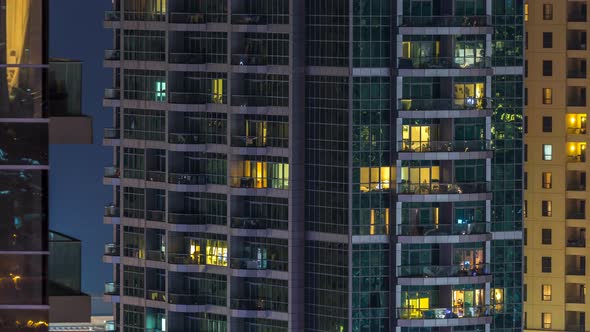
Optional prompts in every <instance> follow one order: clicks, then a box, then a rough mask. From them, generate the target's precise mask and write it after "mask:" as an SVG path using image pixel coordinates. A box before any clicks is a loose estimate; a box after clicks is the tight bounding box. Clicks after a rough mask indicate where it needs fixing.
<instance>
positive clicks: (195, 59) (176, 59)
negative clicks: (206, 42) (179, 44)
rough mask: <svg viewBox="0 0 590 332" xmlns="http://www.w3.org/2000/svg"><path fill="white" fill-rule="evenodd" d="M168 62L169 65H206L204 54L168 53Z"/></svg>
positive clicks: (205, 55)
mask: <svg viewBox="0 0 590 332" xmlns="http://www.w3.org/2000/svg"><path fill="white" fill-rule="evenodd" d="M168 62H170V63H186V64H195V65H196V64H205V63H207V54H206V53H176V52H170V54H169V55H168Z"/></svg>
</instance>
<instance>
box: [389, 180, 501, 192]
mask: <svg viewBox="0 0 590 332" xmlns="http://www.w3.org/2000/svg"><path fill="white" fill-rule="evenodd" d="M397 188H398V193H399V194H404V195H446V194H475V193H487V192H490V190H491V183H490V182H465V183H443V182H431V183H426V182H423V183H398V184H397Z"/></svg>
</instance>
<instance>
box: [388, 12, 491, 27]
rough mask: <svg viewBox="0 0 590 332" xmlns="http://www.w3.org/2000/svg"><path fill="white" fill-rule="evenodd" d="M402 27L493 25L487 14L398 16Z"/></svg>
mask: <svg viewBox="0 0 590 332" xmlns="http://www.w3.org/2000/svg"><path fill="white" fill-rule="evenodd" d="M398 25H399V26H400V27H433V28H434V27H484V26H491V25H492V17H491V16H489V15H486V16H398Z"/></svg>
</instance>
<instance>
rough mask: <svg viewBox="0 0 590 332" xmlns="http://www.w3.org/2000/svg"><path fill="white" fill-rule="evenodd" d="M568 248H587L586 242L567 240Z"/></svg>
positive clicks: (582, 240) (575, 239) (583, 240)
mask: <svg viewBox="0 0 590 332" xmlns="http://www.w3.org/2000/svg"><path fill="white" fill-rule="evenodd" d="M566 246H567V247H568V248H584V247H586V240H585V239H579V238H570V239H567V244H566Z"/></svg>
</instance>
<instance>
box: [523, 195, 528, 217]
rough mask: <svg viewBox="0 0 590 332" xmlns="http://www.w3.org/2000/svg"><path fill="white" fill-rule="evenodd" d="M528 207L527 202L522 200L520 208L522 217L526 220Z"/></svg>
mask: <svg viewBox="0 0 590 332" xmlns="http://www.w3.org/2000/svg"><path fill="white" fill-rule="evenodd" d="M528 207H529V201H527V200H526V199H525V200H524V206H523V207H522V215H523V216H524V217H525V218H526V217H528V214H527V211H528Z"/></svg>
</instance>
